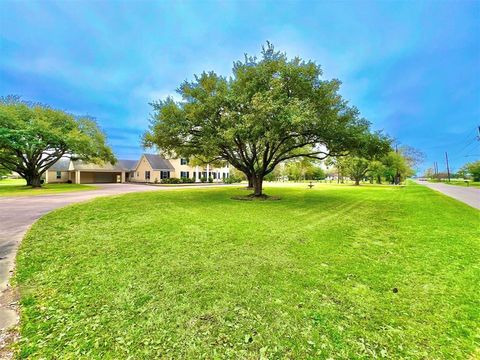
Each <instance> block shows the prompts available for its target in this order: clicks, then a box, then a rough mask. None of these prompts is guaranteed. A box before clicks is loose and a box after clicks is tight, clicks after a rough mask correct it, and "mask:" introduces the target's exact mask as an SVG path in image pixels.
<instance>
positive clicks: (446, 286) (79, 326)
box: [15, 184, 480, 359]
mask: <svg viewBox="0 0 480 360" xmlns="http://www.w3.org/2000/svg"><path fill="white" fill-rule="evenodd" d="M267 193H268V194H271V195H277V196H281V197H282V200H280V201H263V202H260V201H259V202H255V201H254V202H246V201H234V200H231V199H230V197H231V196H233V195H242V194H245V191H243V190H239V189H237V188H221V189H195V190H185V189H179V190H171V191H159V192H154V193H138V194H128V195H124V196H116V197H113V198H99V199H97V200H94V201H91V202H88V203H85V204H80V205H74V206H70V207H68V208H65V209H62V210H57V211H54V212H53V213H50V214H49V215H47V216H45V217H43V218H42V219H40V220H39V221H38V222H37V223H36V224H35V225H34V226H33V227H32V228H31V230H30V231H29V233H28V235H27V236H26V238H25V239H24V241H23V242H22V245H21V249H20V251H19V254H18V258H17V273H16V276H15V282H16V284H17V285H18V287H19V291H20V294H21V323H20V334H21V337H20V340H19V343H18V344H17V346H18V355H19V357H21V358H27V357H30V358H61V359H126V358H129V357H130V358H132V359H154V358H168V359H204V358H205V359H324V358H325V359H327V358H332V359H352V358H365V359H371V358H374V357H379V358H395V359H401V358H403V359H452V358H459V359H460V358H461V359H467V358H472V359H473V358H476V357H478V356H479V350H478V349H479V341H480V332H479V323H480V297H479V295H478V294H479V284H480V265H479V264H480V242H479V237H478V232H479V221H480V217H479V216H480V212H479V211H477V210H475V209H473V208H470V207H468V206H467V205H464V204H462V203H459V202H457V201H455V200H452V199H450V198H448V197H445V196H443V195H441V194H439V193H437V192H434V191H431V190H429V189H427V188H425V187H423V186H420V185H409V186H406V187H388V186H360V187H354V186H330V185H326V184H321V185H317V186H315V187H314V188H313V189H312V190H310V189H307V188H306V186H301V187H299V186H297V187H294V186H291V187H288V188H281V187H274V188H267Z"/></svg>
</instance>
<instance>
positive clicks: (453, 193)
mask: <svg viewBox="0 0 480 360" xmlns="http://www.w3.org/2000/svg"><path fill="white" fill-rule="evenodd" d="M418 183H419V184H421V185H425V186H426V187H429V188H430V189H433V190H436V191H439V192H441V193H442V194H445V195H447V196H450V197H452V198H454V199H457V200H458V201H461V202H463V203H465V204H467V205H470V206H471V207H474V208H476V209H480V189H479V188H475V187H473V186H472V187H465V186H456V185H448V184H442V183H431V182H428V181H418Z"/></svg>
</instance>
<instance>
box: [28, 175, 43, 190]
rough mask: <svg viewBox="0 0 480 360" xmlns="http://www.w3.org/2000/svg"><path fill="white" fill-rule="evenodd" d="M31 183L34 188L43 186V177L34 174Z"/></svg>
mask: <svg viewBox="0 0 480 360" xmlns="http://www.w3.org/2000/svg"><path fill="white" fill-rule="evenodd" d="M30 185H31V186H32V187H33V188H39V187H41V186H42V181H41V179H40V175H34V176H32V178H31V183H30Z"/></svg>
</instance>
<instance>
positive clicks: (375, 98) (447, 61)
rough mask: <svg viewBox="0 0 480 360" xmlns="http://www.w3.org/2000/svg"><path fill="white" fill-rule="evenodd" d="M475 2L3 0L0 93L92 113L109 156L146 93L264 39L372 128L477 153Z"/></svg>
mask: <svg viewBox="0 0 480 360" xmlns="http://www.w3.org/2000/svg"><path fill="white" fill-rule="evenodd" d="M479 19H480V2H479V1H402V2H394V1H336V2H331V1H311V2H299V1H273V2H267V1H242V2H234V1H222V2H210V1H175V2H173V1H172V2H168V1H155V2H154V1H84V2H81V1H59V2H52V1H33V0H32V1H8V0H3V1H1V2H0V95H7V94H19V95H22V97H23V98H24V99H26V100H34V101H40V102H43V103H46V104H49V105H52V106H54V107H58V108H62V109H65V110H68V111H70V112H73V113H75V114H79V115H80V114H88V115H91V116H94V117H95V118H96V119H97V120H98V122H99V124H100V125H101V127H102V128H103V129H104V130H105V131H106V133H107V134H108V137H109V141H110V144H111V145H112V147H113V148H114V150H115V152H116V154H117V156H118V157H120V158H127V159H135V158H137V157H138V155H139V154H140V153H141V152H142V151H143V150H142V149H141V147H140V145H139V137H140V135H141V133H142V132H143V131H144V130H145V128H146V127H147V124H148V116H149V112H150V107H149V105H148V102H149V101H152V100H154V99H159V98H163V97H166V96H167V95H169V94H174V91H175V89H176V88H177V86H178V85H179V84H180V83H181V82H182V81H183V80H185V79H192V77H193V74H195V73H200V72H201V71H203V70H214V71H216V72H217V73H220V74H222V75H229V74H230V71H231V66H232V62H233V61H234V60H237V59H240V58H243V54H244V53H249V54H257V53H258V52H259V50H260V48H261V45H262V44H264V43H265V41H266V40H269V41H271V42H273V44H274V45H275V46H276V47H277V49H279V50H282V51H286V52H287V54H288V55H289V56H295V55H298V56H301V57H303V58H306V59H312V60H315V61H316V62H317V63H319V64H321V65H322V67H323V69H324V76H325V78H326V79H330V78H338V79H340V80H341V81H342V82H343V86H342V90H341V93H342V95H343V96H344V97H345V98H347V99H348V100H349V101H351V103H352V104H354V105H356V106H357V107H358V108H359V109H360V111H361V112H362V115H363V116H365V117H366V118H368V119H369V120H370V121H371V122H372V124H373V127H374V129H383V130H385V131H386V132H387V133H388V134H390V135H391V136H394V137H395V138H397V139H398V141H399V142H400V143H401V144H407V145H411V146H414V147H417V148H419V149H421V150H423V151H424V152H425V153H426V154H427V156H428V158H427V162H426V164H425V166H431V163H432V162H433V161H438V163H439V167H440V169H443V168H444V157H445V154H444V152H445V151H448V152H449V157H450V160H451V165H452V168H453V169H454V170H456V169H458V167H459V166H461V165H462V164H463V163H464V162H466V161H471V160H474V159H478V158H480V142H478V141H475V136H476V135H477V134H478V133H476V131H477V130H476V127H477V126H479V125H480V21H479Z"/></svg>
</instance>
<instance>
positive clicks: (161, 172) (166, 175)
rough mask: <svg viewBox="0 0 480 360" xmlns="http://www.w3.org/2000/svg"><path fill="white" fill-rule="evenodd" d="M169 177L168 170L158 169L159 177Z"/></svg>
mask: <svg viewBox="0 0 480 360" xmlns="http://www.w3.org/2000/svg"><path fill="white" fill-rule="evenodd" d="M168 178H170V171H160V179H168Z"/></svg>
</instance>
